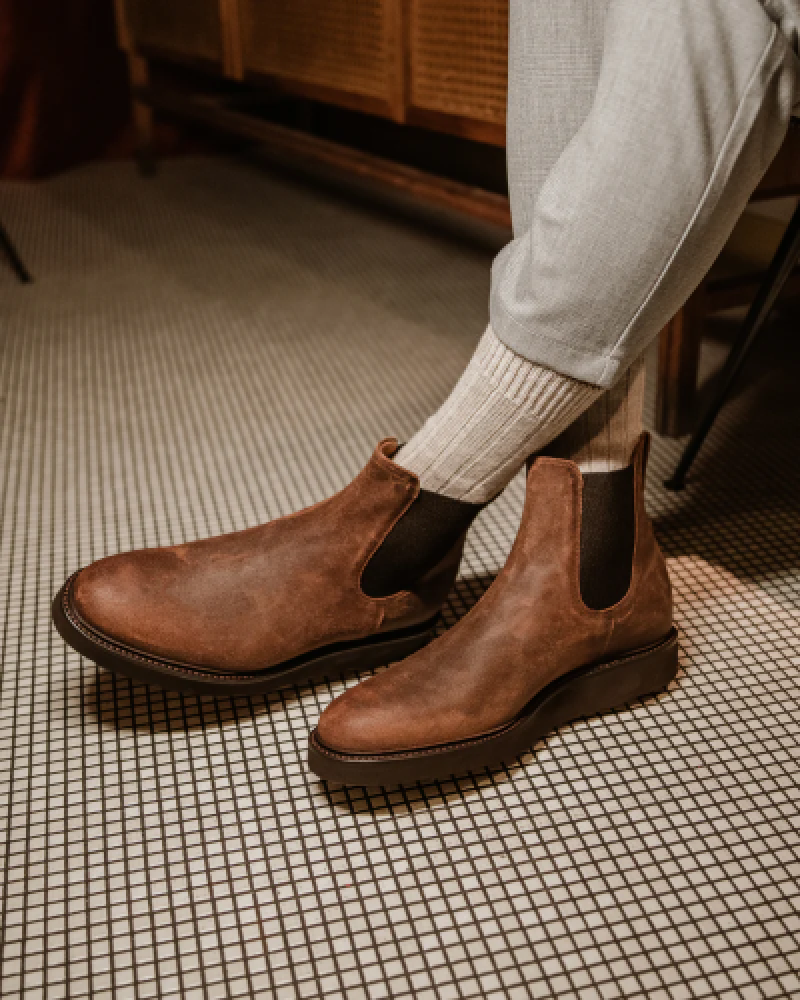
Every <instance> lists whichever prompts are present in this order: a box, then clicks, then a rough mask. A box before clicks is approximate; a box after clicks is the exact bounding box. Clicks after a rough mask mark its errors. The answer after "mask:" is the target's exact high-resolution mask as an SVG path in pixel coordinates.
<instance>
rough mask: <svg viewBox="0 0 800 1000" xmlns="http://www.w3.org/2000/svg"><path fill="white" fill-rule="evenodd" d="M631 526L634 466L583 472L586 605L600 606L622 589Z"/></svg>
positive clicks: (628, 569) (627, 579)
mask: <svg viewBox="0 0 800 1000" xmlns="http://www.w3.org/2000/svg"><path fill="white" fill-rule="evenodd" d="M635 530H636V514H635V507H634V468H633V466H632V465H630V466H628V467H627V468H625V469H618V470H615V471H614V472H589V473H586V474H584V476H583V505H582V512H581V548H580V586H581V599H582V600H583V603H584V604H585V605H586V607H587V608H591V609H592V610H593V611H602V610H604V609H605V608H610V607H612V606H613V605H614V604H617V602H618V601H621V600H622V598H623V597H624V596H625V595H626V594H627V592H628V590H629V588H630V585H631V574H632V572H633V548H634V540H635Z"/></svg>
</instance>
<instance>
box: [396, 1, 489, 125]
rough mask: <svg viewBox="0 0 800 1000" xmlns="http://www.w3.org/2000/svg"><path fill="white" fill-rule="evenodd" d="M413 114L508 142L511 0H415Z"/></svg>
mask: <svg viewBox="0 0 800 1000" xmlns="http://www.w3.org/2000/svg"><path fill="white" fill-rule="evenodd" d="M408 15H409V16H408V72H409V80H408V89H407V94H408V101H407V118H408V120H409V121H412V122H415V123H418V124H420V125H429V126H431V127H433V128H441V129H445V130H447V131H452V132H457V133H460V134H464V135H467V136H469V137H471V138H476V139H483V140H484V141H487V142H494V143H500V144H502V143H503V142H504V141H505V121H506V89H507V88H506V83H507V63H508V2H507V0H410V3H409V6H408Z"/></svg>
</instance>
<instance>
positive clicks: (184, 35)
mask: <svg viewBox="0 0 800 1000" xmlns="http://www.w3.org/2000/svg"><path fill="white" fill-rule="evenodd" d="M127 9H128V12H129V17H130V26H131V30H132V32H133V37H134V40H135V41H136V43H137V44H138V45H140V46H142V47H143V48H155V49H159V50H162V51H164V52H170V53H175V54H176V55H180V56H190V57H195V58H199V59H211V60H214V61H219V60H220V59H221V54H222V40H221V31H220V16H219V4H218V0H127Z"/></svg>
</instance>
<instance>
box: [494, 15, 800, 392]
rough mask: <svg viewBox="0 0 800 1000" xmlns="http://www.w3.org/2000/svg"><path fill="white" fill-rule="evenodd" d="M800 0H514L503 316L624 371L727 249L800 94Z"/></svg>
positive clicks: (580, 356)
mask: <svg viewBox="0 0 800 1000" xmlns="http://www.w3.org/2000/svg"><path fill="white" fill-rule="evenodd" d="M799 33H800V0H511V22H510V51H509V96H508V173H509V185H510V191H511V209H512V216H513V221H514V238H513V240H512V241H511V243H509V244H508V246H506V247H505V248H504V249H503V250H502V251H501V253H500V254H499V255H498V257H497V259H496V260H495V262H494V266H493V269H492V294H491V322H492V326H493V328H494V330H495V333H496V334H497V336H498V337H499V338H500V339H501V340H502V341H504V342H505V344H506V345H507V346H508V347H510V348H512V350H514V351H516V352H517V353H519V354H522V355H524V356H525V357H527V358H529V359H530V360H532V361H535V362H538V363H540V364H542V365H545V366H547V367H549V368H553V369H555V370H556V371H558V372H561V373H562V374H564V375H568V376H571V377H572V378H576V379H581V380H583V381H585V382H590V383H593V384H595V385H598V386H601V387H605V388H607V387H609V386H611V385H612V384H613V383H614V381H615V379H616V378H617V376H618V375H620V374H621V373H622V372H623V371H624V370H625V369H626V368H627V367H629V365H630V364H631V362H632V361H634V360H635V359H636V357H638V356H639V355H640V354H641V352H642V351H643V350H644V349H645V348H646V347H647V345H648V343H650V341H651V340H652V338H653V337H655V336H656V334H657V333H658V331H659V330H660V329H661V328H662V327H663V326H664V324H665V323H667V322H668V321H669V319H670V318H671V317H672V316H673V315H674V313H675V312H676V311H677V310H678V309H679V308H680V306H681V305H682V304H683V303H684V301H685V300H686V299H687V298H688V296H689V295H690V294H691V293H692V291H693V290H694V289H695V288H696V286H697V285H698V284H699V282H700V281H701V280H702V278H703V276H704V275H705V273H706V272H707V271H708V269H709V267H710V266H711V264H712V263H713V261H714V259H715V258H716V256H717V254H718V253H719V252H720V250H721V249H722V247H723V245H724V244H725V241H726V240H727V238H728V236H729V235H730V232H731V230H732V228H733V226H734V224H735V222H736V220H737V219H738V217H739V216H740V214H741V213H742V211H743V209H744V207H745V205H746V203H747V201H748V199H749V197H750V195H751V193H752V191H753V190H754V188H755V187H756V186H757V184H758V182H759V180H760V179H761V177H762V176H763V174H764V172H765V170H766V168H767V166H768V165H769V163H770V161H771V160H772V158H773V157H774V156H775V154H776V153H777V151H778V149H779V148H780V146H781V143H782V141H783V139H784V136H785V134H786V130H787V128H788V123H789V119H790V117H791V114H792V109H793V107H794V106H795V105H796V104H797V103H798V102H799V101H800V59H798V56H797V54H796V51H797V47H798V34H799Z"/></svg>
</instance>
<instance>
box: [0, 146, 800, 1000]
mask: <svg viewBox="0 0 800 1000" xmlns="http://www.w3.org/2000/svg"><path fill="white" fill-rule="evenodd" d="M0 216H1V217H2V218H3V219H4V222H5V223H6V225H7V226H8V227H9V229H10V230H11V231H12V233H13V234H14V235H15V237H16V239H17V240H18V243H19V247H20V250H21V251H22V253H23V254H24V256H25V257H26V258H27V260H28V263H29V265H30V267H31V269H32V270H33V272H34V273H35V276H36V283H35V284H34V285H32V286H30V287H23V286H20V285H17V284H16V283H15V281H14V279H13V276H12V275H11V273H10V272H9V271H7V270H6V269H5V268H4V267H3V266H2V265H0V338H1V339H0V345H1V346H2V354H1V355H0V406H1V407H2V422H0V441H1V442H2V444H1V445H0V566H1V567H2V575H0V586H2V588H3V602H2V606H1V607H2V616H3V618H2V647H1V648H2V663H3V677H2V703H1V704H0V802H1V803H2V805H1V806H0V818H1V819H0V835H1V836H0V844H1V845H2V846H1V847H0V852H2V853H1V854H0V857H2V872H3V889H4V892H3V899H2V929H1V930H2V933H1V935H0V937H1V938H2V942H3V961H2V979H1V980H0V982H1V983H2V987H1V988H0V993H1V994H2V996H3V997H20V996H24V997H25V998H26V1000H27V998H34V997H40V996H41V997H47V998H56V997H70V998H72V997H84V996H92V997H97V998H106V997H108V998H112V997H113V998H123V997H167V996H172V997H189V998H195V997H198V998H199V997H228V996H231V997H235V996H241V997H251V996H258V997H279V998H284V997H286V998H294V997H325V998H338V997H342V998H345V997H346V998H347V1000H353V998H362V997H363V998H381V997H414V998H420V1000H423V998H439V1000H445V998H450V997H479V996H496V997H547V998H551V997H559V998H561V997H570V998H571V997H580V998H581V1000H583V998H614V997H637V998H638V997H648V998H670V1000H680V998H684V997H686V998H689V997H692V998H693V997H713V998H734V997H735V998H748V1000H749V998H762V997H786V998H789V997H796V996H798V995H800V976H799V975H798V973H799V971H800V916H798V904H799V903H800V890H799V889H798V878H799V877H800V835H799V827H800V823H799V822H798V802H799V801H800V795H799V793H800V778H798V773H799V772H800V692H799V691H798V680H800V671H799V670H798V667H799V666H800V634H799V633H800V610H799V608H798V605H799V604H800V600H799V599H800V461H799V460H800V435H799V434H798V431H800V416H798V407H797V391H796V384H797V378H798V372H800V346H798V339H797V337H796V329H793V326H792V324H791V323H788V324H787V325H786V328H785V330H781V329H776V331H775V332H774V333H773V334H772V335H771V337H770V338H769V342H768V344H767V345H766V347H765V349H764V350H763V351H762V352H761V357H760V358H759V359H756V360H755V361H754V364H753V366H752V367H751V368H750V370H749V373H748V377H747V379H746V384H745V385H744V386H743V388H742V390H741V391H740V392H739V393H738V394H737V397H736V400H735V401H734V402H733V404H732V405H731V407H730V408H729V409H728V410H727V411H726V414H725V418H724V421H723V423H722V424H721V425H720V426H719V427H718V429H717V430H716V431H715V433H714V436H713V438H712V440H711V441H710V442H709V446H708V448H707V450H706V451H705V453H704V454H703V456H702V459H701V461H700V462H699V464H698V466H697V477H696V484H695V485H694V486H693V487H692V488H691V489H690V490H688V491H687V492H686V493H684V494H682V495H680V496H675V495H671V494H668V493H666V492H665V491H664V490H663V489H662V488H661V487H660V481H661V479H662V478H663V477H664V475H665V474H666V473H667V471H668V470H669V469H670V467H671V464H672V462H673V460H674V458H675V456H676V453H677V446H676V445H675V444H674V443H668V442H664V441H660V440H656V442H655V447H654V458H653V463H652V474H651V481H650V491H649V504H650V507H651V510H652V512H653V514H654V516H655V518H656V523H657V528H658V532H659V536H660V538H661V540H662V543H663V545H664V548H665V550H666V551H667V553H668V555H669V557H670V568H671V572H672V575H673V579H674V583H675V588H676V596H677V622H678V624H679V626H680V628H681V632H682V671H681V675H680V677H679V680H678V681H677V683H675V684H674V685H673V687H672V689H671V690H670V692H669V693H668V694H666V695H664V696H662V697H659V698H657V699H652V700H650V701H648V702H647V703H646V704H636V705H632V706H631V707H630V708H628V709H626V710H624V711H620V712H618V713H615V714H612V715H609V716H606V717H604V718H599V719H592V720H590V721H586V722H581V723H580V724H577V725H574V726H570V727H568V728H566V729H564V730H563V731H561V732H559V733H557V734H556V735H554V736H552V737H551V738H550V739H548V740H547V741H546V742H543V743H541V744H540V745H539V746H537V747H535V748H534V751H533V752H532V753H530V754H527V755H526V756H525V757H524V759H522V760H521V761H516V762H513V763H512V764H510V765H509V767H508V769H501V770H498V771H495V772H492V773H483V774H476V775H474V776H472V777H470V778H468V779H464V780H461V781H458V782H455V783H445V784H432V785H426V786H423V787H414V788H407V789H405V790H394V791H387V792H384V793H375V794H372V795H369V796H368V795H366V794H365V792H364V791H363V790H351V791H343V790H341V789H336V788H327V787H325V786H324V785H323V784H321V783H320V782H318V781H316V780H315V779H314V778H313V777H312V776H311V775H310V774H308V773H307V771H306V769H305V766H304V750H305V741H306V736H307V733H308V731H309V729H310V728H311V727H313V725H314V722H315V720H316V718H317V716H318V714H319V712H320V710H321V708H322V707H323V706H324V705H325V704H327V702H328V701H329V700H330V699H331V697H332V696H333V695H335V694H336V693H337V692H338V691H340V690H342V688H343V687H344V686H345V684H352V683H355V682H356V679H354V678H350V679H348V680H347V681H342V680H338V679H337V680H332V681H331V683H330V684H319V685H316V686H314V687H305V688H302V689H300V690H289V691H285V692H283V693H282V694H280V695H275V696H273V697H270V698H269V699H264V698H261V699H255V700H253V701H248V700H244V699H242V700H240V701H236V702H230V701H226V700H219V701H215V700H211V699H208V700H197V699H195V698H191V697H181V696H178V695H173V694H167V695H165V694H164V693H162V692H161V691H158V690H155V689H152V690H148V689H147V688H144V687H140V686H136V685H131V684H129V683H127V682H123V681H119V680H115V678H114V677H113V676H111V675H110V674H108V673H106V672H103V671H98V670H97V669H96V668H95V667H94V666H93V665H92V664H90V663H88V662H86V661H82V660H81V659H80V657H78V656H77V655H76V654H74V653H72V652H71V651H69V650H67V649H66V648H65V646H64V644H63V643H62V642H61V640H60V639H59V638H58V636H57V635H56V634H55V632H54V631H53V630H52V628H51V626H50V622H49V602H50V599H51V596H52V594H53V593H54V592H55V590H56V589H57V586H58V585H59V584H60V583H61V581H62V580H63V578H64V577H65V576H66V575H67V574H68V573H69V572H71V571H72V570H73V569H75V568H76V567H78V566H80V565H83V564H85V563H86V562H88V561H90V560H91V559H94V558H96V557H98V556H101V555H103V554H105V553H110V552H114V551H117V550H119V549H124V548H129V547H133V546H139V545H143V544H161V543H167V542H173V541H177V540H180V539H189V538H194V537H198V536H201V535H205V534H209V533H214V532H218V531H223V530H229V529H233V528H238V527H242V526H244V525H247V524H253V523H256V522H258V521H261V520H263V519H266V518H270V517H275V516H278V515H280V514H283V513H286V512H288V511H291V510H293V509H296V508H298V507H300V506H303V505H305V504H307V503H309V502H311V501H313V500H315V499H318V498H320V497H322V496H324V495H326V494H328V493H330V492H331V491H332V490H334V489H335V488H337V487H339V486H340V485H342V484H343V483H344V482H346V481H347V480H348V478H349V477H350V476H351V475H352V474H353V473H354V472H355V471H356V470H357V469H358V468H359V467H360V465H361V464H362V463H363V461H364V460H365V459H366V457H367V456H368V454H369V452H370V450H371V448H372V447H373V445H374V443H375V442H376V441H377V440H378V439H379V438H380V437H382V436H383V435H384V434H386V433H392V432H393V433H396V434H398V435H399V436H404V435H407V434H409V433H410V432H411V431H413V429H414V428H415V427H416V426H417V425H418V423H419V422H420V421H421V420H422V419H423V417H424V416H425V415H426V414H427V413H428V412H429V411H430V410H431V409H432V408H434V407H435V406H436V404H437V403H438V402H439V401H440V400H441V399H442V398H443V397H444V395H445V394H446V392H447V390H448V388H449V387H450V385H451V384H452V382H453V381H454V380H455V378H456V376H457V374H458V372H459V371H460V369H461V367H462V366H463V365H464V363H465V361H466V359H467V358H468V357H469V354H470V351H471V348H472V346H473V345H474V343H475V341H476V339H477V337H478V336H479V334H480V332H481V329H482V324H483V322H484V319H485V307H486V293H487V281H488V264H489V261H490V259H491V256H492V252H493V249H494V248H496V246H497V245H498V242H497V241H498V237H497V234H492V233H489V232H485V231H482V230H480V229H479V228H478V227H475V226H465V225H463V224H458V223H455V222H452V221H448V220H446V219H444V218H442V217H434V216H430V217H425V216H424V213H419V212H417V213H411V214H410V215H409V214H408V213H406V212H404V210H403V207H402V205H400V204H395V205H394V206H393V207H392V209H391V210H386V209H385V208H382V207H380V206H379V205H377V204H375V203H368V202H358V201H353V200H352V199H349V198H348V197H345V196H344V195H343V194H342V193H341V192H339V193H337V192H336V191H334V190H329V189H328V190H326V189H316V190H315V189H313V188H308V187H304V186H303V185H302V184H300V183H295V182H292V181H290V180H288V179H286V178H285V177H281V176H277V175H276V176H270V175H268V174H264V173H260V172H258V171H256V170H255V169H253V168H250V167H247V166H243V165H239V164H235V163H230V162H225V161H222V162H214V161H206V160H201V159H188V160H182V161H177V162H174V163H170V164H168V165H166V166H165V168H164V169H163V170H162V173H161V175H160V176H159V177H158V178H157V179H156V180H154V181H147V182H146V181H142V180H140V179H139V178H138V177H136V176H135V175H134V173H133V171H132V170H131V168H129V167H128V166H127V165H106V166H99V167H92V168H88V169H83V170H80V171H77V172H75V173H72V174H70V175H67V176H63V177H61V178H59V179H56V180H53V181H50V182H48V183H46V184H42V185H39V186H37V187H35V188H31V187H21V186H20V187H16V186H10V185H5V186H3V187H0ZM521 495H522V494H521V484H520V483H519V482H515V483H514V484H513V485H512V487H511V488H510V489H509V490H508V491H507V494H506V495H505V496H504V497H503V498H502V499H501V500H500V501H498V502H497V503H496V504H494V505H493V506H492V507H491V508H489V510H488V511H486V512H485V513H484V514H483V515H482V517H481V519H480V521H479V523H478V525H477V527H476V528H475V530H474V531H473V533H472V536H471V539H470V543H469V549H468V553H467V559H466V564H465V566H464V578H463V579H462V580H461V582H460V583H459V586H458V590H457V592H456V594H455V595H454V597H453V599H452V601H451V604H450V606H449V609H448V620H449V622H452V621H453V620H454V618H455V617H456V616H457V615H459V614H461V613H463V612H464V610H465V609H466V608H467V607H468V606H469V605H470V604H471V603H472V602H473V601H474V600H475V598H476V597H477V596H478V595H479V594H480V593H481V592H482V590H483V589H484V587H485V586H486V582H487V579H488V578H489V577H490V576H491V574H492V573H493V572H496V570H497V569H498V567H499V566H500V565H501V564H502V561H503V559H504V556H505V554H506V552H507V550H508V548H509V545H510V543H511V540H512V538H513V535H514V531H515V526H516V518H517V516H518V513H519V508H520V501H521Z"/></svg>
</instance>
